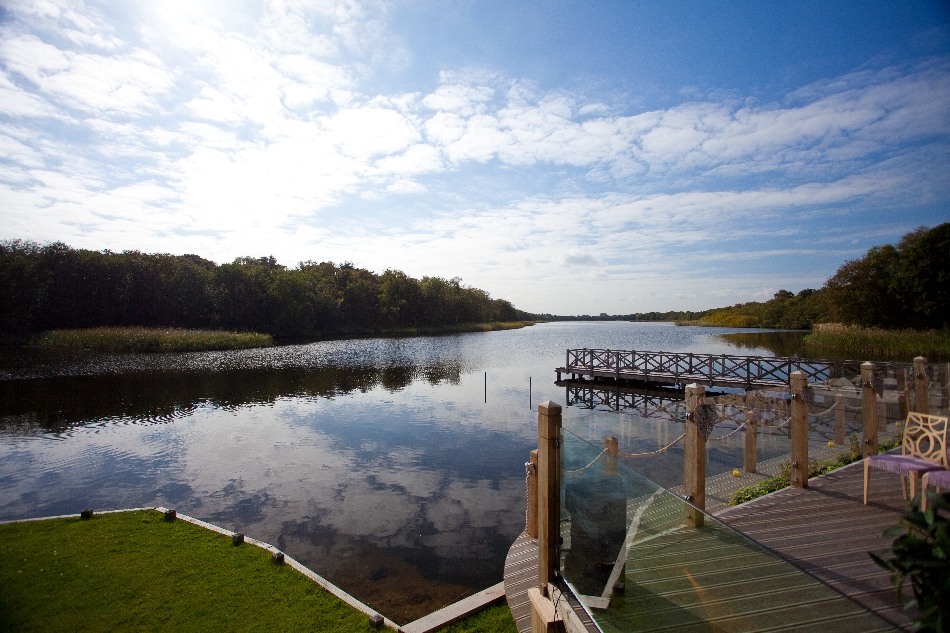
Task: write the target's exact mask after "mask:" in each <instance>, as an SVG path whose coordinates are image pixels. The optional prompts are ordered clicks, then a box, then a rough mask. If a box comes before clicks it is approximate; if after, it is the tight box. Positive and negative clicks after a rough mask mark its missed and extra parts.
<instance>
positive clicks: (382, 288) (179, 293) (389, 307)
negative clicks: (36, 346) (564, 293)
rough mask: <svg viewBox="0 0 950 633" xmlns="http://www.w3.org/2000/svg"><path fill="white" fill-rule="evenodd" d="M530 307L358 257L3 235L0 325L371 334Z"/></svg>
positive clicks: (16, 331)
mask: <svg viewBox="0 0 950 633" xmlns="http://www.w3.org/2000/svg"><path fill="white" fill-rule="evenodd" d="M529 316H530V315H528V314H526V313H524V312H521V311H520V310H517V309H515V308H514V306H512V304H511V303H510V302H508V301H505V300H504V299H492V298H491V297H490V296H489V294H488V293H487V292H485V291H484V290H480V289H478V288H471V287H467V286H464V285H463V284H462V282H461V280H460V279H459V278H457V277H456V278H454V279H443V278H441V277H423V278H422V279H415V278H413V277H409V276H408V275H406V274H405V273H403V272H400V271H398V270H387V271H385V272H384V273H382V274H375V273H373V272H371V271H369V270H365V269H362V268H357V267H355V266H353V264H351V263H343V264H334V263H333V262H320V263H317V262H312V261H306V262H301V263H300V264H298V265H297V266H296V267H295V268H288V267H286V266H283V265H281V264H279V263H277V260H276V259H274V257H258V258H255V257H239V258H237V259H235V260H234V261H233V262H231V263H226V264H220V265H219V264H216V263H215V262H213V261H210V260H207V259H204V258H202V257H199V256H198V255H169V254H150V253H141V252H138V251H125V252H122V253H115V252H112V251H108V250H106V251H91V250H85V249H74V248H70V247H69V246H67V245H66V244H63V243H60V242H55V243H49V244H45V245H39V244H37V243H35V242H30V241H23V240H7V241H2V242H0V328H2V332H3V335H4V338H6V339H8V340H10V339H13V340H16V339H18V338H23V337H24V336H29V335H31V334H33V333H37V332H42V331H47V330H53V329H72V328H90V327H104V326H145V327H178V328H220V329H226V330H234V331H253V332H264V333H269V334H273V335H274V336H277V337H285V338H307V337H315V338H319V337H326V336H336V335H346V334H359V333H373V332H379V331H384V330H390V329H397V330H398V329H403V328H433V329H438V328H440V327H446V326H456V325H461V324H466V323H487V322H498V321H515V320H521V319H525V318H527V317H529Z"/></svg>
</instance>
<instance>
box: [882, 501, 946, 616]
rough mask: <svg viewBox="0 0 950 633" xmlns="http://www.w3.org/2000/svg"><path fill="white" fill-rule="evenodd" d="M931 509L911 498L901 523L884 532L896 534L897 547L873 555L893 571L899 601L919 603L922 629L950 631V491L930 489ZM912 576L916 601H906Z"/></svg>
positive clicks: (905, 605) (904, 603) (912, 605)
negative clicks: (906, 588)
mask: <svg viewBox="0 0 950 633" xmlns="http://www.w3.org/2000/svg"><path fill="white" fill-rule="evenodd" d="M924 494H926V495H927V502H928V508H927V511H926V512H922V511H921V508H920V498H921V497H917V499H914V500H913V501H911V503H910V505H909V506H908V508H907V511H906V512H905V513H904V516H903V518H901V520H900V522H899V523H898V524H897V525H895V526H894V527H892V528H889V529H888V530H887V531H886V532H884V536H885V537H887V538H890V537H892V536H896V537H897V538H896V539H895V540H894V544H893V546H891V547H890V548H889V549H888V550H885V551H884V552H883V553H884V554H885V556H877V555H876V554H873V553H872V554H871V558H873V559H874V562H876V563H877V564H878V565H880V566H881V567H883V568H885V569H887V570H889V571H891V572H892V574H891V582H893V583H894V585H895V586H896V587H897V600H898V601H899V602H901V603H902V604H903V605H904V608H905V609H908V608H912V607H914V606H916V607H917V608H918V609H919V610H920V616H919V617H916V618H914V624H915V625H916V626H917V630H918V631H922V632H924V633H931V632H934V633H937V632H939V633H943V632H946V631H950V493H943V494H942V495H938V494H937V493H935V492H933V491H930V490H926V491H924ZM908 579H910V585H911V589H912V590H913V592H914V598H913V599H912V600H907V601H906V602H905V601H904V596H903V589H904V581H906V580H908Z"/></svg>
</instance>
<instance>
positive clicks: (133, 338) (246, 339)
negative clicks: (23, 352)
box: [32, 327, 274, 352]
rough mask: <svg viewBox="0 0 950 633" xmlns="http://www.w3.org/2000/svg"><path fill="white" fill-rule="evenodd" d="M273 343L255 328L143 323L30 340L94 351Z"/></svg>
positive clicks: (241, 346)
mask: <svg viewBox="0 0 950 633" xmlns="http://www.w3.org/2000/svg"><path fill="white" fill-rule="evenodd" d="M273 344H274V340H273V338H272V337H271V336H270V335H269V334H257V333H255V332H225V331H222V330H180V329H174V328H145V327H101V328H91V329H86V330H52V331H49V332H46V333H44V334H41V335H40V336H38V337H36V338H35V339H34V340H33V342H32V345H33V346H34V347H40V348H47V349H65V350H71V351H93V352H204V351H212V350H229V349H247V348H250V347H269V346H271V345H273Z"/></svg>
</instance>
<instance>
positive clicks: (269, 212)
mask: <svg viewBox="0 0 950 633" xmlns="http://www.w3.org/2000/svg"><path fill="white" fill-rule="evenodd" d="M0 6H2V13H0V214H2V218H0V219H2V221H0V238H2V239H10V238H22V239H32V240H36V241H39V242H46V241H55V240H58V241H63V242H66V243H67V244H70V245H72V246H75V247H83V248H91V249H106V248H108V249H112V250H116V251H121V250H127V249H137V250H141V251H146V252H170V253H196V254H199V255H202V256H204V257H208V258H210V259H213V260H215V261H218V262H223V261H230V260H232V259H233V258H235V257H238V256H242V255H253V256H262V255H274V256H275V257H277V258H278V260H279V261H281V262H282V263H284V264H287V265H291V266H293V265H295V264H296V263H297V262H298V261H302V260H316V261H324V260H332V261H337V262H342V261H352V262H353V263H354V264H356V265H357V266H361V267H366V268H369V269H371V270H375V271H377V272H382V271H383V270H385V269H386V268H390V267H391V268H397V269H400V270H404V271H405V272H406V273H408V274H410V275H413V276H416V277H421V276H423V275H439V276H443V277H447V278H448V277H455V276H459V277H461V278H462V279H463V282H464V283H466V284H468V285H473V286H476V287H479V288H483V289H485V290H487V291H489V292H490V293H491V294H492V296H495V297H502V298H507V299H510V300H512V301H513V302H514V303H515V305H517V306H518V307H520V308H522V309H525V310H529V311H550V312H555V313H599V312H608V313H612V314H613V313H630V312H637V311H647V310H670V309H704V308H709V307H715V306H722V305H728V304H732V303H735V302H739V301H749V300H763V299H768V298H770V297H771V296H772V294H773V293H774V292H776V291H777V290H779V289H781V288H785V289H788V290H792V291H798V290H800V289H802V288H805V287H819V286H821V284H822V283H823V282H824V280H825V279H827V277H828V276H830V275H831V274H833V273H834V271H835V270H836V269H837V268H838V266H840V265H841V263H842V262H843V261H844V260H846V259H849V258H854V257H859V256H861V255H862V254H863V253H864V252H865V251H866V250H867V249H868V248H869V247H871V246H873V245H878V244H883V243H888V242H894V241H895V240H897V239H898V238H899V237H900V236H901V235H902V234H903V233H905V232H907V231H909V230H912V229H914V228H916V227H918V226H920V225H928V226H932V225H935V224H938V223H941V222H946V221H948V220H950V3H947V2H946V1H942V2H938V1H931V2H925V1H921V2H867V1H865V2H768V3H763V2H732V3H725V2H699V1H696V2H686V1H682V0H681V1H661V0H654V1H651V2H634V1H630V2H617V3H611V2H557V1H554V2H500V1H494V0H488V1H474V0H472V1H467V0H466V1H457V2H437V1H435V0H420V1H417V2H411V1H408V0H405V1H404V0H396V1H394V2H374V1H370V2H361V1H358V0H352V1H345V2H334V1H332V0H322V1H305V0H284V1H277V0H275V1H271V2H268V1H263V0H261V1H258V0H236V1H215V0H171V1H167V2H157V1H156V2H133V1H123V2H118V1H112V2H87V3H83V2H78V1H77V2H73V1H66V0H43V1H34V2H28V1H23V2H18V1H3V2H0Z"/></svg>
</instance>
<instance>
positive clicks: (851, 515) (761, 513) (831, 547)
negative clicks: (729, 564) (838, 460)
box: [717, 461, 911, 631]
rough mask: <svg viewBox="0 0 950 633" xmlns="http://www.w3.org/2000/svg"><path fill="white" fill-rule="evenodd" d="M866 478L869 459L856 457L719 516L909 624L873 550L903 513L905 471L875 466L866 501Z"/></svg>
mask: <svg viewBox="0 0 950 633" xmlns="http://www.w3.org/2000/svg"><path fill="white" fill-rule="evenodd" d="M863 484H864V462H863V461H862V462H855V463H854V464H850V465H848V466H845V467H844V468H841V469H838V470H836V471H833V472H831V473H828V474H827V475H822V476H820V477H815V478H814V479H811V480H809V482H808V488H785V489H784V490H779V491H778V492H774V493H772V494H770V495H767V496H765V497H760V498H758V499H754V500H752V501H750V502H748V503H745V504H743V505H741V506H737V507H735V508H730V509H728V510H724V511H722V512H720V513H719V514H718V515H717V518H719V519H720V520H722V521H723V522H725V523H726V524H727V525H729V526H730V527H732V528H734V529H736V530H739V531H740V532H742V533H743V534H745V535H746V536H748V537H749V538H751V539H753V540H754V541H756V542H758V543H761V544H762V545H764V546H765V547H767V548H769V549H770V550H771V551H773V552H775V553H776V554H777V555H779V556H781V557H782V558H784V559H785V560H787V561H789V562H790V563H792V564H793V565H795V566H796V567H798V568H799V569H802V570H804V571H806V572H807V573H809V574H810V575H812V576H813V577H815V578H817V579H819V580H821V581H822V582H825V583H827V584H828V585H829V586H831V587H833V588H834V589H836V590H838V591H839V592H841V593H843V594H844V595H846V596H848V597H849V598H851V599H852V600H854V601H855V602H857V603H859V604H861V605H862V606H864V607H865V608H867V609H868V610H870V611H872V612H874V613H876V614H877V615H879V616H880V617H882V618H884V619H886V620H888V621H889V622H891V623H893V624H894V625H896V626H898V627H900V628H903V629H905V630H908V631H909V630H910V620H911V618H910V617H909V616H908V614H907V613H908V612H906V611H904V610H902V609H901V608H900V606H899V605H898V604H897V595H896V592H895V589H894V587H893V585H891V582H890V575H889V573H888V572H887V571H886V570H884V569H882V568H880V567H878V566H877V565H876V564H875V563H874V561H872V560H871V557H870V556H868V552H876V553H880V552H881V551H882V550H884V549H886V548H887V547H889V546H890V545H891V543H892V539H885V538H883V537H882V536H881V535H882V534H883V533H884V530H886V529H887V528H889V527H891V526H892V525H895V524H896V523H897V521H898V519H900V517H901V515H902V514H903V511H904V507H905V505H906V502H905V501H904V498H903V495H902V493H901V484H900V478H899V477H898V476H897V475H895V474H892V473H888V472H883V471H879V470H875V471H873V472H872V473H871V495H870V502H869V503H868V505H864V504H863V503H862V494H863ZM908 594H909V587H908Z"/></svg>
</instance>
